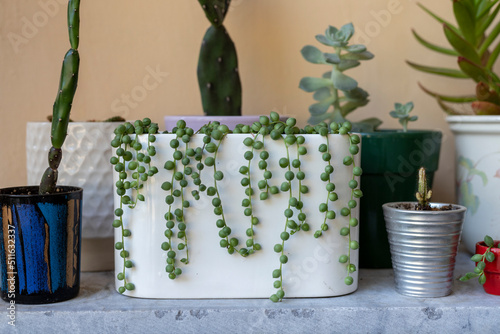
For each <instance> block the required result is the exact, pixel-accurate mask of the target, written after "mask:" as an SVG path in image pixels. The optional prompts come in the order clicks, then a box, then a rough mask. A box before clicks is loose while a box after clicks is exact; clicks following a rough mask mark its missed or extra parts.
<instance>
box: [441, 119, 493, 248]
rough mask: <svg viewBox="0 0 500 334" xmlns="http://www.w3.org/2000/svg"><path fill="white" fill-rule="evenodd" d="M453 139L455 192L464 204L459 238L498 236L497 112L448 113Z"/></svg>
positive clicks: (471, 245) (470, 242) (472, 245)
mask: <svg viewBox="0 0 500 334" xmlns="http://www.w3.org/2000/svg"><path fill="white" fill-rule="evenodd" d="M446 120H447V121H448V124H449V126H450V129H451V130H452V131H453V133H454V134H455V143H456V160H457V170H456V193H457V197H458V203H459V204H461V205H464V206H466V207H467V214H466V218H465V223H464V228H463V233H462V240H463V241H464V243H465V245H466V247H467V250H468V251H469V252H470V253H474V252H475V245H476V242H477V241H478V240H482V239H483V238H484V235H490V236H491V237H492V238H493V239H500V218H499V217H500V116H448V117H447V119H446Z"/></svg>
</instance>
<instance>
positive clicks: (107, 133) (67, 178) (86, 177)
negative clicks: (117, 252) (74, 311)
mask: <svg viewBox="0 0 500 334" xmlns="http://www.w3.org/2000/svg"><path fill="white" fill-rule="evenodd" d="M116 126H117V125H116V123H109V122H108V123H103V122H74V123H70V124H69V126H68V136H67V137H66V140H65V142H64V145H63V147H62V149H63V158H62V161H61V165H60V168H59V177H58V184H61V185H72V186H77V187H81V188H83V189H84V190H83V217H82V238H83V242H82V270H83V271H93V270H111V269H112V268H113V260H112V258H113V254H112V242H113V241H112V238H113V228H112V226H111V222H112V221H113V183H112V182H113V175H112V174H113V170H112V168H110V165H109V158H110V157H111V147H110V145H109V142H110V141H111V139H112V138H113V131H114V129H115V128H116ZM50 129H51V124H50V123H49V122H32V123H27V127H26V156H27V161H26V167H27V176H28V184H30V185H37V184H39V183H40V178H41V176H42V174H43V172H44V171H45V169H46V168H47V167H48V162H47V153H48V151H49V149H50V146H51V143H50Z"/></svg>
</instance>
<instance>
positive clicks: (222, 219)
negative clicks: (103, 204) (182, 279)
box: [110, 112, 363, 302]
mask: <svg viewBox="0 0 500 334" xmlns="http://www.w3.org/2000/svg"><path fill="white" fill-rule="evenodd" d="M351 130H352V125H351V123H349V122H344V123H342V124H339V123H335V122H332V123H330V125H327V124H326V123H324V122H321V123H320V124H318V125H316V126H314V127H313V126H310V125H307V126H306V127H305V128H303V129H300V128H299V127H297V126H296V120H295V119H294V118H289V119H288V120H286V122H283V121H281V120H280V117H279V115H278V114H277V113H276V112H271V114H270V116H261V117H260V119H259V122H255V123H253V124H252V125H238V126H237V127H236V128H235V129H234V130H233V131H230V130H229V128H228V127H227V126H226V125H224V124H219V122H216V121H215V122H211V123H210V124H207V125H205V126H203V127H202V128H201V129H199V130H198V131H196V130H194V129H192V128H189V127H187V126H186V122H185V121H184V120H179V121H178V122H177V126H176V127H174V128H173V129H172V132H171V133H170V134H175V138H173V139H172V140H171V141H170V143H169V145H170V148H171V149H172V155H171V158H168V160H166V161H165V162H164V165H163V168H164V169H165V170H166V171H168V172H169V173H170V175H171V176H170V178H168V179H167V180H166V181H165V182H163V183H162V185H161V189H162V190H163V191H164V193H165V202H166V203H167V204H168V211H167V212H165V215H164V218H165V220H166V230H164V231H162V233H163V234H164V235H165V241H164V242H163V243H162V244H161V245H158V246H161V249H162V250H163V251H165V252H166V264H165V271H166V272H167V273H168V277H169V278H170V279H172V280H174V279H176V278H178V277H179V276H181V275H183V271H182V267H183V266H185V265H188V264H189V262H190V253H189V249H190V242H189V225H190V224H189V214H188V210H189V209H188V208H189V207H190V206H191V205H192V204H193V201H198V200H199V199H200V196H201V195H205V196H207V197H208V198H211V204H212V206H213V213H214V214H215V216H216V218H215V219H216V222H215V225H216V226H217V228H218V229H219V231H218V235H219V237H220V244H219V245H220V247H221V248H222V249H225V250H226V251H227V252H228V253H229V254H231V255H232V254H234V255H239V256H242V257H247V256H251V255H252V254H254V253H256V252H259V251H260V250H261V245H260V244H259V242H258V238H259V235H258V231H257V229H258V225H259V223H260V220H259V218H258V217H257V215H256V212H254V210H253V205H254V204H255V203H256V201H257V200H259V201H265V200H267V199H268V198H269V199H270V198H271V197H273V196H279V195H280V194H282V196H283V195H286V196H288V207H287V208H286V209H285V210H284V211H283V215H284V217H283V224H284V229H283V231H282V232H281V233H280V235H279V238H277V243H276V244H275V245H274V247H273V250H274V252H275V253H277V257H278V260H279V261H278V265H277V267H276V268H275V269H274V270H273V271H272V277H273V278H274V279H276V280H275V281H274V283H273V286H274V288H275V289H276V292H275V293H274V294H272V295H271V296H270V299H271V300H272V301H273V302H277V301H280V300H282V299H283V297H284V296H285V287H284V283H283V266H284V265H285V264H286V263H287V262H288V256H292V254H291V253H290V250H289V249H288V247H287V243H286V241H287V240H289V239H290V238H292V236H293V235H294V234H296V233H309V234H310V236H311V237H314V238H320V237H322V236H323V235H324V234H325V233H332V230H333V228H331V226H333V225H334V224H333V223H334V222H335V219H336V213H335V211H333V209H332V203H333V202H337V201H340V202H341V203H342V208H341V210H339V215H340V216H342V217H345V218H347V219H346V220H347V223H344V224H342V226H341V227H340V231H338V232H336V233H340V235H341V236H342V237H344V238H346V240H348V246H347V249H345V250H344V253H343V254H341V255H340V257H339V262H340V263H342V264H344V265H345V269H346V271H345V274H346V277H345V279H344V282H345V284H347V285H351V284H353V282H354V279H353V277H352V274H353V273H354V272H355V271H356V270H357V269H356V266H355V264H354V263H352V262H351V252H352V251H355V250H357V249H358V248H359V243H358V241H356V240H354V239H352V235H351V229H352V228H355V227H357V226H358V219H357V218H356V217H354V216H353V214H352V212H351V211H352V210H353V209H354V208H356V207H357V205H358V202H359V198H360V197H361V196H362V195H363V194H362V192H361V190H360V189H359V183H358V181H357V179H358V177H359V176H360V175H361V174H362V170H361V168H360V167H359V166H356V163H355V159H354V156H355V155H356V154H358V153H359V145H360V141H361V140H360V137H359V136H358V135H356V134H351V133H350V131H351ZM164 133H167V134H168V132H164ZM230 133H235V134H248V136H245V139H244V140H243V145H244V146H245V147H246V150H245V152H243V153H242V154H243V157H244V159H245V160H246V161H247V162H246V163H244V164H243V165H242V166H240V168H239V173H240V174H241V181H240V184H241V187H242V189H243V191H244V193H245V195H246V198H244V200H243V202H242V204H241V205H242V210H243V213H244V215H245V216H246V217H248V222H245V223H246V224H248V227H247V229H246V232H245V235H244V238H245V240H244V242H241V241H240V239H239V238H238V237H236V236H235V235H234V234H235V233H234V232H233V229H232V228H231V226H232V225H231V224H238V223H242V222H238V221H232V222H231V221H230V220H231V219H230V218H228V217H226V216H225V211H224V206H223V202H222V198H221V196H220V194H219V182H221V181H222V180H223V179H224V177H225V175H224V173H225V171H224V170H223V169H222V168H223V166H222V165H220V164H219V162H218V161H217V159H218V152H219V148H220V147H221V144H222V143H223V141H224V139H225V138H226V136H227V135H229V134H230ZM142 134H144V135H147V146H146V143H144V144H141V142H140V138H139V136H138V135H142ZM195 134H200V135H203V143H202V145H201V146H198V145H194V144H193V140H192V137H193V136H194V135H195ZM303 134H318V135H320V136H322V137H323V138H324V143H322V144H321V145H320V146H319V147H318V151H319V152H320V154H321V157H322V160H323V161H324V172H323V173H322V174H321V175H320V176H319V178H320V179H321V181H322V182H323V183H324V187H325V189H326V193H327V196H326V198H325V200H324V201H322V202H321V203H318V210H319V212H320V213H321V214H322V215H323V217H324V220H323V221H322V222H309V220H308V218H307V211H306V210H304V208H303V205H304V202H303V200H304V197H305V196H307V194H308V193H309V187H308V186H307V181H308V180H307V179H306V175H305V173H304V171H303V170H302V169H301V166H302V163H303V162H305V161H306V160H307V155H308V154H311V153H310V152H308V151H307V149H306V147H305V146H304V143H305V141H306V139H305V137H304V136H303ZM329 134H340V135H342V136H345V137H346V140H348V143H349V153H348V155H346V156H345V157H344V158H343V161H342V162H343V164H344V165H345V166H352V174H351V177H350V178H349V179H348V180H345V181H344V180H342V182H346V183H348V187H349V189H350V191H349V193H350V194H349V197H346V198H341V197H342V196H341V197H340V198H339V195H338V194H337V192H335V189H336V185H335V182H340V180H334V176H333V175H332V174H333V172H334V168H333V165H332V155H331V154H330V152H332V150H334V148H332V147H330V146H331V144H330V142H329V139H328V135H329ZM115 135H116V136H115V138H114V139H113V140H112V142H111V146H112V147H114V148H115V156H113V157H112V158H111V160H110V162H111V164H112V165H113V166H114V169H115V171H116V172H117V173H118V181H117V182H116V184H115V186H116V193H117V194H118V196H120V201H119V203H120V204H119V207H118V208H116V210H115V215H116V219H115V220H114V222H113V227H114V228H116V229H118V230H119V231H120V236H121V237H120V240H119V241H118V242H117V243H116V244H115V248H116V250H117V251H118V252H120V256H121V257H122V259H123V267H122V270H121V271H120V272H119V273H118V274H117V279H118V280H119V281H121V282H122V284H123V285H122V286H120V287H119V289H118V291H119V292H120V293H124V292H125V291H127V290H134V289H135V285H134V284H133V283H132V282H130V280H129V278H128V277H129V275H128V274H127V273H128V270H130V269H131V268H133V267H134V261H133V260H132V256H133V254H132V255H131V254H130V253H129V251H128V240H127V238H128V237H130V236H131V235H132V232H131V231H130V230H129V229H127V228H126V227H125V226H124V219H123V218H124V213H125V210H126V209H127V208H129V209H134V208H135V207H136V206H137V205H140V202H144V201H145V200H147V199H146V198H145V196H144V194H143V189H144V186H145V185H146V183H147V182H148V180H149V179H150V178H151V177H154V176H155V175H156V174H157V173H158V172H159V169H158V168H157V167H156V166H154V165H153V164H152V162H153V161H154V159H152V158H153V157H154V156H155V155H156V154H157V152H156V149H155V142H156V137H157V136H158V135H159V131H158V125H157V124H156V123H152V122H151V120H150V119H147V118H146V119H143V120H138V121H136V122H134V123H133V124H132V123H129V122H127V123H125V124H122V125H120V126H118V127H117V128H116V130H115ZM269 141H277V142H279V141H281V142H283V143H284V148H285V152H284V154H283V155H282V156H270V154H269V151H268V146H267V145H269V144H268V142H269ZM291 150H296V156H293V155H292V151H291ZM255 160H258V164H257V165H258V169H259V171H258V172H255V171H253V172H252V173H250V170H251V168H253V167H252V165H254V166H255V164H252V161H255ZM162 163H163V162H162ZM268 164H278V165H279V166H280V168H281V169H283V171H284V177H283V179H280V178H279V177H278V176H273V174H272V172H271V171H269V170H268ZM207 173H208V175H212V176H213V183H212V182H210V183H207V184H204V183H203V181H202V176H203V175H206V174H207ZM257 175H258V180H255V179H254V178H255V177H256V176H257ZM190 183H192V184H193V185H194V186H195V187H194V188H195V189H194V190H192V191H191V192H189V191H188V190H187V189H188V188H187V187H188V185H189V184H190ZM252 185H253V187H252ZM257 194H258V197H257V196H256V195H257ZM257 198H258V199H257ZM337 221H338V218H337ZM338 225H339V224H337V226H338ZM315 226H316V228H314V227H315ZM327 231H328V232H327ZM287 254H288V255H287Z"/></svg>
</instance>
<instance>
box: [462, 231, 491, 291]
mask: <svg viewBox="0 0 500 334" xmlns="http://www.w3.org/2000/svg"><path fill="white" fill-rule="evenodd" d="M484 243H485V244H486V246H487V247H488V248H487V249H486V252H484V254H474V255H473V256H472V257H471V260H472V261H474V262H476V267H475V268H474V272H470V273H467V274H465V275H464V276H462V277H460V280H461V281H462V282H465V281H468V280H470V279H471V278H474V277H478V281H479V284H481V285H483V284H484V283H486V276H485V274H484V269H485V268H486V261H488V262H493V261H495V254H494V253H493V252H491V249H492V248H493V247H495V242H494V241H493V238H492V237H490V236H489V235H487V236H485V237H484ZM497 247H498V245H497Z"/></svg>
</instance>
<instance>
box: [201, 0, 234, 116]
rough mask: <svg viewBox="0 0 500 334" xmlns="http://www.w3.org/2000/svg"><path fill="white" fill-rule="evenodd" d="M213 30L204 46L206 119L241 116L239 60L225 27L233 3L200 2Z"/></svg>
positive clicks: (202, 79)
mask: <svg viewBox="0 0 500 334" xmlns="http://www.w3.org/2000/svg"><path fill="white" fill-rule="evenodd" d="M198 2H199V3H200V5H201V7H202V8H203V10H204V11H205V15H206V17H207V19H208V20H209V21H210V23H211V26H210V28H208V30H207V32H206V33H205V36H204V37H203V43H202V45H201V50H200V55H199V59H198V84H199V87H200V93H201V99H202V104H203V110H204V112H205V114H206V115H210V116H213V115H224V116H239V115H241V81H240V76H239V73H238V56H237V54H236V48H235V46H234V43H233V41H232V40H231V37H229V34H228V32H227V30H226V28H225V27H224V26H223V21H224V18H225V17H226V14H227V11H228V9H229V5H230V3H231V0H198Z"/></svg>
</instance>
